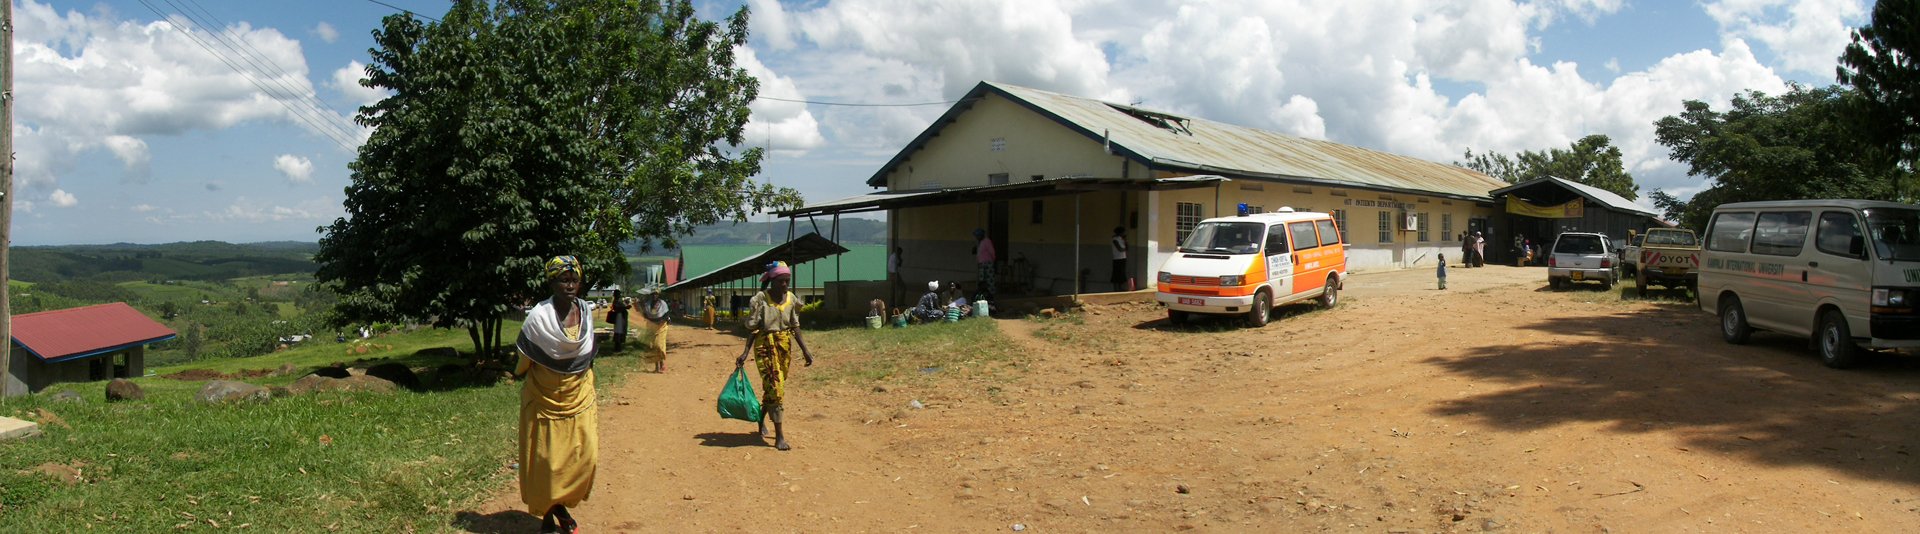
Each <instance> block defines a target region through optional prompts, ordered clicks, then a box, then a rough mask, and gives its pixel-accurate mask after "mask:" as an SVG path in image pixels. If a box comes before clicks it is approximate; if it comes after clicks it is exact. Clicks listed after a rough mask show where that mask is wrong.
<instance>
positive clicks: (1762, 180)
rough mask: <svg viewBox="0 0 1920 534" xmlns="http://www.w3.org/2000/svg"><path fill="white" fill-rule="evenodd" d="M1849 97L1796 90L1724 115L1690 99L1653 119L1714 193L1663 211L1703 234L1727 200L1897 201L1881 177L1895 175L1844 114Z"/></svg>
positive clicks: (1736, 104)
mask: <svg viewBox="0 0 1920 534" xmlns="http://www.w3.org/2000/svg"><path fill="white" fill-rule="evenodd" d="M1849 98H1850V97H1849V91H1847V90H1846V89H1842V88H1839V87H1826V88H1807V87H1803V86H1799V85H1794V86H1791V87H1790V88H1789V89H1788V91H1787V92H1786V93H1785V94H1781V95H1777V96H1775V95H1767V94H1764V93H1761V92H1759V91H1749V92H1747V93H1745V94H1741V95H1736V96H1734V97H1733V101H1732V103H1731V106H1729V108H1728V109H1727V110H1726V111H1715V110H1714V109H1713V108H1712V106H1709V105H1707V103H1705V102H1701V101H1698V100H1688V101H1686V102H1685V103H1684V104H1683V105H1684V107H1685V110H1684V111H1682V112H1681V113H1680V114H1679V115H1672V116H1668V117H1664V118H1661V119H1660V120H1658V121H1655V122H1654V132H1655V135H1656V138H1657V139H1658V140H1659V142H1660V144H1661V145H1665V146H1666V147H1667V149H1668V150H1669V151H1671V154H1672V157H1673V159H1674V160H1676V161H1680V162H1682V163H1685V164H1687V174H1688V175H1689V176H1697V177H1701V178H1704V179H1706V180H1708V181H1709V187H1708V188H1707V189H1706V190H1704V191H1702V192H1700V193H1699V194H1696V195H1695V196H1694V197H1693V198H1691V199H1690V200H1689V201H1688V204H1689V205H1688V206H1685V207H1678V208H1676V207H1671V206H1672V205H1670V206H1663V208H1665V209H1666V210H1667V211H1668V213H1669V214H1679V215H1680V216H1681V218H1682V220H1680V221H1676V222H1679V223H1681V224H1682V225H1683V226H1687V227H1690V228H1704V227H1705V223H1706V217H1707V214H1708V213H1710V212H1711V211H1712V209H1713V207H1714V206H1717V205H1719V204H1721V203H1726V202H1745V201H1753V200H1785V199H1800V198H1864V199H1886V198H1891V196H1892V186H1891V184H1890V182H1888V181H1886V180H1883V179H1881V177H1883V176H1886V175H1887V174H1888V173H1890V172H1897V169H1895V168H1894V166H1893V165H1892V162H1891V161H1890V160H1888V159H1886V158H1880V157H1873V155H1872V151H1873V150H1874V149H1873V148H1871V147H1868V146H1865V145H1864V144H1862V143H1860V142H1859V141H1858V140H1857V138H1855V137H1853V136H1852V133H1853V132H1854V130H1852V129H1851V126H1850V124H1849V122H1848V120H1847V119H1846V118H1845V116H1844V114H1842V113H1841V110H1842V109H1843V108H1844V107H1845V106H1847V105H1849V104H1848V99H1849ZM1663 193H1664V192H1663ZM1655 198H1656V199H1657V198H1660V197H1658V196H1656V197H1655ZM1668 198H1671V197H1668Z"/></svg>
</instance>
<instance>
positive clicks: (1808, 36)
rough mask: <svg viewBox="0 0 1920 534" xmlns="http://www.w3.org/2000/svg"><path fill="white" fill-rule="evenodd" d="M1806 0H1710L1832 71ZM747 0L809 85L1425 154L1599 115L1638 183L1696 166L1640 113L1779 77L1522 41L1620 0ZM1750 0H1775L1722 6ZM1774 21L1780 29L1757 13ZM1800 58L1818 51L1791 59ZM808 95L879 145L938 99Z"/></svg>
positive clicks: (1592, 18) (1661, 183) (1596, 127)
mask: <svg viewBox="0 0 1920 534" xmlns="http://www.w3.org/2000/svg"><path fill="white" fill-rule="evenodd" d="M1818 2H1825V3H1824V4H1818V5H1822V6H1827V7H1829V8H1835V9H1839V10H1840V11H1841V13H1840V14H1839V15H1837V16H1831V17H1824V18H1823V16H1820V15H1818V14H1816V13H1814V12H1813V11H1814V10H1811V9H1808V8H1806V7H1804V6H1794V7H1793V8H1792V9H1781V8H1779V7H1778V6H1777V5H1776V4H1779V3H1780V2H1778V1H1774V0H1726V1H1722V2H1718V3H1715V4H1713V5H1711V6H1709V7H1712V8H1719V9H1730V10H1732V11H1730V12H1755V13H1763V14H1770V16H1771V17H1772V18H1775V19H1781V21H1784V22H1780V21H1776V22H1768V20H1767V19H1765V18H1751V17H1750V18H1749V19H1748V20H1749V21H1750V22H1751V23H1743V24H1746V25H1745V26H1740V28H1746V29H1744V30H1740V31H1747V32H1749V33H1751V34H1752V35H1754V36H1755V40H1756V41H1758V40H1759V39H1760V37H1761V36H1767V38H1768V39H1769V40H1768V41H1764V42H1765V43H1766V46H1767V47H1768V50H1769V51H1770V52H1772V53H1773V55H1774V57H1779V58H1782V59H1780V62H1781V63H1782V65H1783V66H1784V65H1791V67H1790V68H1796V69H1814V70H1822V69H1824V70H1825V71H1827V72H1830V71H1831V69H1832V66H1831V64H1832V57H1833V56H1834V55H1835V54H1837V53H1838V49H1837V48H1834V49H1832V50H1827V49H1826V48H1831V47H1826V46H1825V45H1821V44H1819V43H1824V42H1831V41H1833V36H1835V35H1838V36H1841V37H1842V39H1841V41H1844V31H1841V30H1840V29H1839V28H1840V27H1839V26H1837V25H1836V24H1835V23H1834V22H1833V21H1836V20H1842V19H1845V18H1847V17H1850V16H1852V15H1848V14H1847V13H1849V11H1847V9H1848V6H1847V5H1839V4H1836V3H1835V0H1818ZM1816 3H1817V2H1816ZM1855 4H1856V5H1855V7H1857V2H1856V3H1855ZM750 5H751V7H752V8H753V9H754V10H755V17H754V30H755V34H754V39H755V42H754V43H753V47H754V48H755V50H756V51H757V52H758V54H757V56H756V59H757V60H758V62H760V63H762V65H760V66H761V67H764V68H766V69H767V70H768V71H777V72H779V74H780V75H781V76H782V77H783V78H781V79H782V80H791V83H792V84H793V86H794V88H795V89H796V90H797V91H799V92H800V93H799V94H805V95H806V97H808V98H809V99H815V100H834V101H849V102H863V103H898V102H924V101H931V100H950V99H952V98H955V97H958V96H960V94H962V93H963V92H964V91H965V90H966V89H968V88H970V87H972V86H973V85H974V84H975V83H977V82H978V81H980V80H992V81H1000V82H1007V83H1012V84H1016V85H1024V86H1029V87H1035V88H1039V89H1045V90H1050V91H1058V92H1062V93H1066V94H1072V95H1078V96H1086V97H1093V98H1100V99H1105V100H1109V101H1120V102H1135V101H1138V102H1141V105H1143V106H1145V107H1149V108H1154V109H1161V110H1165V111H1170V112H1175V113H1182V114H1188V115H1194V116H1199V117H1205V118H1209V119H1213V120H1219V121H1223V122H1232V123H1238V124H1244V125H1247V126H1254V127H1259V128H1267V129H1272V130H1276V131H1281V132H1286V133H1291V134H1295V135H1302V136H1307V137H1316V138H1325V139H1331V140H1334V141H1339V142H1343V143H1348V144H1354V145H1359V146H1364V147H1370V148H1376V149H1381V150H1387V151H1391V152H1396V153H1401V154H1406V155H1410V156H1415V157H1420V158H1424V159H1429V160H1433V161H1439V162H1448V161H1453V160H1455V159H1458V158H1459V157H1460V154H1461V153H1462V152H1463V151H1465V150H1466V149H1468V148H1472V149H1474V150H1475V151H1477V152H1478V151H1498V152H1508V153H1511V152H1516V151H1520V150H1542V149H1548V148H1558V147H1564V146H1566V145H1567V144H1568V143H1571V142H1572V141H1574V140H1576V139H1579V138H1580V137H1582V136H1585V135H1588V134H1594V133H1600V134H1606V135H1608V136H1609V137H1611V138H1612V139H1613V142H1614V144H1615V145H1616V146H1618V147H1620V149H1621V150H1622V153H1623V156H1624V157H1625V158H1626V160H1627V161H1626V164H1627V166H1628V168H1629V170H1630V171H1632V172H1635V173H1636V178H1638V179H1639V181H1640V182H1641V184H1642V190H1643V191H1644V190H1651V189H1654V188H1667V189H1670V190H1674V191H1684V190H1687V189H1688V188H1697V187H1698V186H1699V183H1700V180H1699V179H1696V178H1690V177H1686V176H1685V175H1684V169H1682V168H1680V167H1679V166H1678V165H1676V164H1674V163H1673V162H1671V161H1669V160H1668V159H1667V153H1666V150H1665V148H1664V147H1661V146H1660V145H1658V144H1657V143H1656V142H1655V140H1654V135H1653V125H1652V123H1653V121H1655V120H1657V119H1659V118H1661V117H1664V116H1667V115H1671V114H1674V113H1678V112H1679V111H1680V110H1681V103H1682V102H1683V101H1684V100H1688V99H1697V100H1703V101H1706V102H1709V103H1714V104H1716V105H1718V106H1721V107H1724V106H1725V103H1726V101H1727V99H1728V98H1730V97H1731V96H1732V95H1734V94H1736V93H1738V92H1741V91H1744V90H1748V89H1757V90H1761V91H1766V92H1770V93H1777V92H1779V91H1780V90H1782V89H1784V87H1785V85H1784V82H1783V81H1782V78H1781V76H1780V75H1779V74H1778V73H1776V72H1775V70H1774V68H1772V67H1769V66H1768V65H1767V64H1765V63H1763V62H1762V61H1761V60H1760V59H1757V58H1756V56H1755V54H1754V53H1753V51H1752V50H1751V49H1750V47H1749V45H1748V42H1749V41H1748V40H1746V39H1741V38H1737V36H1735V37H1734V38H1728V39H1725V40H1724V41H1723V44H1722V46H1721V47H1720V48H1719V50H1695V51H1690V52H1679V51H1676V53H1675V54H1674V55H1672V56H1670V57H1667V58H1665V59H1662V60H1660V61H1658V62H1656V64H1655V65H1653V66H1652V67H1649V68H1646V69H1644V70H1640V71H1634V72H1621V70H1622V69H1621V68H1620V66H1619V63H1618V61H1617V60H1612V61H1608V62H1606V63H1605V64H1603V65H1600V66H1601V67H1604V68H1606V69H1607V70H1605V71H1600V72H1606V73H1607V74H1606V75H1604V76H1601V77H1597V78H1586V77H1583V76H1582V74H1581V71H1580V69H1579V68H1578V67H1579V66H1578V65H1575V64H1573V63H1570V62H1564V61H1550V60H1549V62H1545V63H1536V60H1535V59H1533V58H1535V57H1537V56H1538V54H1540V50H1539V47H1540V45H1539V41H1540V39H1541V34H1542V33H1543V30H1545V29H1547V28H1551V27H1553V26H1554V25H1557V24H1595V23H1597V22H1598V21H1599V20H1600V19H1602V18H1606V17H1613V16H1622V14H1623V13H1624V10H1625V9H1626V3H1625V2H1623V1H1621V0H1542V1H1534V2H1522V1H1504V0H1462V1H1457V2H1319V1H1311V0H1267V1H1227V0H1140V1H1110V0H1109V1H1103V0H1001V1H982V2H970V3H960V2H955V3H932V4H914V5H912V6H911V7H908V6H902V5H898V4H894V3H890V2H881V1H879V0H834V1H829V2H823V3H817V4H797V5H796V4H787V5H780V4H775V3H772V2H770V1H768V0H754V1H753V2H751V3H750ZM1749 5H1751V6H1760V7H1762V8H1768V6H1774V7H1772V8H1769V9H1772V10H1771V11H1769V10H1768V9H1760V10H1758V11H1754V10H1753V9H1751V8H1748V7H1740V6H1749ZM1736 8H1737V9H1736ZM1855 11H1857V10H1855ZM1014 13H1021V14H1024V16H1014V15H1013V14H1014ZM1722 24H1723V26H1727V25H1730V24H1732V23H1728V22H1723V23H1722ZM1776 26H1777V27H1778V28H1780V29H1781V30H1780V31H1779V35H1780V37H1779V38H1773V37H1772V35H1773V34H1770V33H1767V31H1770V30H1766V29H1767V28H1775V27H1776ZM1763 30H1766V31H1763ZM1567 31H1579V29H1577V28H1576V29H1571V30H1567ZM1725 31H1728V32H1729V34H1732V33H1735V32H1734V31H1733V30H1725ZM1816 37H1817V38H1816ZM1816 57H1824V58H1825V59H1823V60H1822V61H1825V62H1826V63H1825V66H1824V67H1822V66H1818V65H1814V64H1813V63H1814V62H1811V61H1810V60H1809V59H1807V58H1816ZM1596 70H1599V69H1589V72H1594V71H1596ZM1442 81H1444V82H1446V84H1447V86H1448V87H1462V86H1464V87H1472V88H1474V89H1473V90H1471V91H1461V90H1458V89H1455V90H1453V91H1452V92H1449V93H1446V94H1443V93H1442V92H1441V91H1440V90H1438V89H1436V88H1435V86H1436V85H1437V84H1439V83H1440V82H1442ZM766 94H773V93H771V92H769V93H766ZM782 96H785V95H782ZM760 110H761V108H756V113H758V112H759V111H760ZM812 110H813V115H814V116H815V117H816V118H817V120H818V123H819V124H820V125H821V130H822V131H823V132H824V133H825V134H826V136H827V143H828V144H829V146H833V147H835V148H841V149H845V150H849V151H852V152H856V153H861V154H866V155H869V156H877V157H885V156H888V155H891V154H892V153H893V152H895V151H897V150H899V149H900V146H901V145H902V144H904V143H905V142H906V140H907V139H909V138H911V137H912V136H913V135H914V134H917V133H918V132H920V131H921V130H922V129H924V128H925V127H926V126H927V124H928V123H929V122H931V121H932V120H933V119H934V117H936V116H938V114H939V113H941V112H942V111H944V110H945V107H944V106H931V107H924V108H839V107H815V108H812ZM770 111H771V110H770Z"/></svg>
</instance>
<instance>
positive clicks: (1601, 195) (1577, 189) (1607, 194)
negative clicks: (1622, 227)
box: [1489, 176, 1659, 217]
mask: <svg viewBox="0 0 1920 534" xmlns="http://www.w3.org/2000/svg"><path fill="white" fill-rule="evenodd" d="M1549 181H1550V182H1551V183H1555V184H1559V185H1560V186H1561V187H1565V188H1567V189H1570V190H1573V192H1574V193H1577V194H1579V195H1580V196H1583V197H1587V200H1592V201H1594V202H1599V203H1601V204H1605V205H1607V207H1609V208H1613V209H1615V210H1619V211H1625V212H1630V213H1638V214H1641V215H1645V216H1648V217H1659V214H1656V213H1654V212H1651V211H1647V209H1646V208H1642V207H1640V205H1639V204H1634V203H1633V201H1631V200H1627V199H1626V197H1622V196H1620V195H1616V194H1614V193H1613V192H1612V191H1608V190H1605V189H1601V188H1598V187H1594V186H1591V185H1587V184H1583V183H1580V182H1575V181H1573V180H1566V179H1561V178H1554V177H1552V176H1548V177H1545V178H1534V179H1532V180H1527V181H1525V182H1520V183H1517V184H1513V185H1510V186H1506V187H1502V188H1499V189H1495V190H1493V192H1491V193H1489V194H1491V195H1496V196H1497V195H1504V194H1507V193H1510V192H1513V191H1518V190H1521V189H1525V188H1528V187H1532V186H1533V185H1534V184H1538V183H1542V182H1549Z"/></svg>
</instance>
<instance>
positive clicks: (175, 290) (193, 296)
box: [118, 282, 231, 302]
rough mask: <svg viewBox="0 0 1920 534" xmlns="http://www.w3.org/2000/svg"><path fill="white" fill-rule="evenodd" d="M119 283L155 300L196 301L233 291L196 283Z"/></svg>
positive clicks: (137, 293)
mask: <svg viewBox="0 0 1920 534" xmlns="http://www.w3.org/2000/svg"><path fill="white" fill-rule="evenodd" d="M118 285H119V286H120V287H122V288H124V289H126V290H127V291H131V292H133V294H135V295H140V296H141V297H142V298H145V299H148V300H151V301H155V302H159V301H175V302H195V301H198V300H200V299H201V298H202V297H204V296H209V295H218V294H221V293H224V292H227V291H231V290H230V289H228V290H216V289H209V288H207V287H199V286H200V284H196V283H180V284H155V283H152V282H121V283H120V284H118Z"/></svg>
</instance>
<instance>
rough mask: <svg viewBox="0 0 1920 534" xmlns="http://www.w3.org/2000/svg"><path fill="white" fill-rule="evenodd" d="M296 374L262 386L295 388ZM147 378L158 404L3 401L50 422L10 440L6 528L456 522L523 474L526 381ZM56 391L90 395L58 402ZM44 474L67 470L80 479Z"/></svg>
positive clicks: (419, 341)
mask: <svg viewBox="0 0 1920 534" xmlns="http://www.w3.org/2000/svg"><path fill="white" fill-rule="evenodd" d="M509 327H510V330H509V331H511V329H513V328H518V325H517V324H513V325H509ZM372 342H373V343H375V344H377V345H382V346H385V348H383V349H381V350H379V351H377V352H372V353H369V354H364V355H360V354H356V355H353V358H402V359H407V361H408V363H409V364H410V365H416V366H423V367H431V366H432V365H434V364H436V363H438V362H441V361H446V360H436V359H433V358H424V357H416V356H414V354H415V353H416V352H417V351H419V350H420V349H422V348H431V347H442V346H451V347H457V348H466V347H467V344H468V343H469V342H468V341H467V337H466V334H465V332H464V331H448V330H420V331H416V332H411V333H405V334H399V335H392V336H383V337H378V338H376V339H374V340H372ZM346 346H347V345H344V344H337V343H333V342H332V341H331V340H326V341H324V342H322V343H319V344H315V345H309V346H306V347H301V348H299V349H294V350H288V351H283V352H280V353H276V354H273V355H269V356H262V357H257V358H249V359H244V360H225V361H213V362H200V363H195V364H191V365H183V366H176V367H170V368H166V369H159V370H157V371H159V372H161V373H170V372H174V371H179V370H186V369H190V368H193V369H212V370H218V371H222V372H232V371H237V370H240V369H271V368H277V367H279V366H280V365H281V364H285V363H291V364H294V365H295V366H297V367H301V368H303V369H304V368H308V367H313V366H320V365H327V364H330V363H333V362H335V361H347V360H351V359H352V358H348V357H347V356H346V355H347V353H346V352H344V348H345V347H346ZM629 354H631V353H629ZM636 366H637V364H636V363H635V358H632V357H630V356H628V355H627V354H622V355H618V356H607V357H605V359H602V360H600V361H598V362H596V366H595V368H596V374H597V376H598V380H599V383H600V388H601V389H600V391H602V392H603V394H604V393H609V392H612V391H614V390H615V388H614V387H613V385H614V384H616V383H618V382H619V381H620V380H621V378H622V377H623V376H624V375H625V374H626V373H627V372H629V371H630V370H631V369H634V368H635V367H636ZM299 374H301V373H295V374H294V375H293V376H284V377H276V378H263V379H260V380H254V381H252V382H254V383H261V384H274V383H284V382H287V381H291V380H292V379H293V378H294V377H296V376H298V375H299ZM476 375H477V373H476V374H473V375H462V376H476ZM423 378H425V377H423ZM135 382H137V383H138V384H140V385H141V387H143V388H145V389H146V392H147V398H146V400H144V401H136V402H121V403H113V404H108V403H106V402H105V400H104V396H103V395H102V391H103V389H104V388H103V384H102V383H99V382H95V383H84V384H63V385H58V386H55V387H53V388H50V389H48V390H47V391H45V392H42V393H40V394H36V395H30V396H25V397H15V398H10V399H4V400H0V414H4V415H9V416H12V417H15V418H23V419H37V420H40V422H41V428H42V430H43V432H44V434H43V435H42V436H39V437H36V438H30V439H26V440H20V441H13V442H8V443H6V444H5V445H4V446H0V466H5V468H4V469H0V531H16V529H18V530H38V529H59V530H91V531H105V532H154V531H163V530H174V529H194V530H198V529H222V528H246V529H251V530H259V531H264V532H320V531H341V532H411V531H422V530H424V531H443V530H448V529H449V528H450V527H449V525H451V524H452V523H453V521H454V519H455V517H454V513H455V511H457V510H461V509H464V508H465V507H467V506H470V505H472V504H473V503H475V502H478V501H479V500H480V499H484V498H485V497H487V496H489V495H490V494H491V493H492V492H493V491H496V490H498V489H499V488H500V487H501V486H502V485H504V484H506V483H507V482H508V481H510V480H512V479H513V477H514V476H515V475H514V472H513V470H512V469H511V468H510V467H509V463H510V462H511V461H512V457H513V454H514V440H515V438H514V427H515V424H516V421H517V410H518V408H517V406H518V400H519V395H518V392H519V385H518V384H515V383H511V382H505V381H498V382H496V381H494V380H492V379H484V378H483V379H479V380H477V381H474V380H466V381H461V380H433V379H431V378H429V379H428V384H429V387H428V390H427V391H423V392H408V391H402V392H400V393H395V394H389V395H381V394H366V393H355V394H347V393H320V394H314V395H309V396H301V397H287V398H279V399H274V400H273V401H271V402H269V403H266V404H260V405H231V406H203V405H199V404H197V403H196V402H194V401H193V400H192V396H193V394H194V393H195V392H196V391H198V390H199V389H200V388H201V387H202V386H203V385H204V382H198V381H175V380H171V379H165V378H160V377H150V378H143V379H137V380H135ZM59 391H74V392H76V393H79V394H80V397H81V399H80V400H78V401H69V402H55V401H53V400H51V395H52V394H54V393H56V392H59ZM48 414H50V416H49V415H48ZM55 418H57V419H55ZM56 421H57V422H56ZM42 471H47V472H53V473H56V474H61V473H69V474H71V475H72V477H70V478H69V480H71V481H69V480H62V479H61V477H60V476H56V475H48V474H43V473H42ZM75 478H77V479H75Z"/></svg>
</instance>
